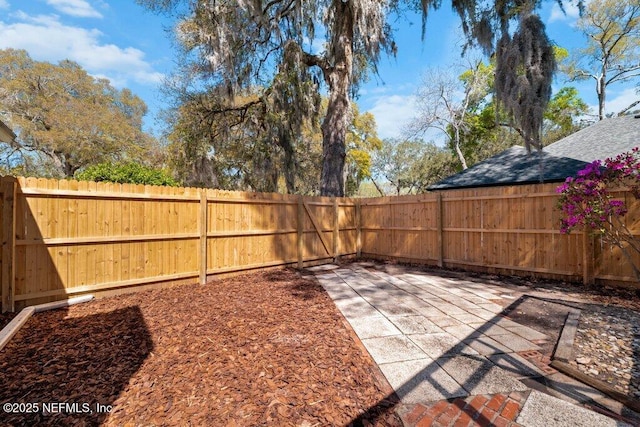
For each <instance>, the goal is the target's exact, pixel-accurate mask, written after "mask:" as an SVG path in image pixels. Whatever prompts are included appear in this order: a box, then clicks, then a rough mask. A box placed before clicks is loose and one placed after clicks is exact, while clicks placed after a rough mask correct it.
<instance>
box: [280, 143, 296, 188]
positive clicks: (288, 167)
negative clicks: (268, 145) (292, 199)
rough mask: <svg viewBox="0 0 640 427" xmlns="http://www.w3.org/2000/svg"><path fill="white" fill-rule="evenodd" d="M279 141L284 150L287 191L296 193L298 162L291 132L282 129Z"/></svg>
mask: <svg viewBox="0 0 640 427" xmlns="http://www.w3.org/2000/svg"><path fill="white" fill-rule="evenodd" d="M278 143H279V145H280V147H281V148H282V150H283V151H284V182H285V184H286V186H287V193H288V194H295V193H296V187H295V177H296V169H297V162H296V155H295V150H294V148H293V144H292V142H291V136H290V134H289V133H288V132H285V131H281V132H280V138H279V141H278Z"/></svg>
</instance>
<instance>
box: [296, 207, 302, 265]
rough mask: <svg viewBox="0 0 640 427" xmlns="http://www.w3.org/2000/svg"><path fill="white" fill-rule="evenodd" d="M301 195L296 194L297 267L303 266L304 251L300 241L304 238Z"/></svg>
mask: <svg viewBox="0 0 640 427" xmlns="http://www.w3.org/2000/svg"><path fill="white" fill-rule="evenodd" d="M302 197H303V196H298V250H297V252H298V268H299V269H300V270H302V268H303V267H304V252H303V247H302V242H303V239H304V202H303V200H302Z"/></svg>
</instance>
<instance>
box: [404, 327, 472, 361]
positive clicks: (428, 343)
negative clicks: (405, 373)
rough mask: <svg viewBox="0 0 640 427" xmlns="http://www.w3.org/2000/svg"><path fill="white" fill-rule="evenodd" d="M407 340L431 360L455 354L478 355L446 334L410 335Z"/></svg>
mask: <svg viewBox="0 0 640 427" xmlns="http://www.w3.org/2000/svg"><path fill="white" fill-rule="evenodd" d="M409 338H410V339H411V341H413V342H414V343H415V344H416V345H417V346H418V347H420V348H421V349H422V351H424V352H425V353H427V355H429V357H431V358H433V359H437V358H439V357H444V356H455V355H457V354H472V355H476V354H478V352H477V351H476V350H474V349H473V348H471V347H469V346H468V345H466V344H465V343H463V342H461V341H460V340H459V339H458V338H456V337H454V336H453V335H450V334H447V333H438V334H417V335H410V336H409Z"/></svg>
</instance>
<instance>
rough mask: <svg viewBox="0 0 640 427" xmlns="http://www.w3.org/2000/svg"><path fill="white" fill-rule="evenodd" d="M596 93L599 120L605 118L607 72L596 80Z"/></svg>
mask: <svg viewBox="0 0 640 427" xmlns="http://www.w3.org/2000/svg"><path fill="white" fill-rule="evenodd" d="M596 93H597V94H598V120H602V119H604V103H605V97H606V90H605V74H604V73H603V74H602V76H600V78H598V80H597V81H596Z"/></svg>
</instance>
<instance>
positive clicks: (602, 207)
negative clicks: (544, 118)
mask: <svg viewBox="0 0 640 427" xmlns="http://www.w3.org/2000/svg"><path fill="white" fill-rule="evenodd" d="M623 187H626V188H628V189H629V190H630V192H631V194H633V196H634V197H635V198H636V199H638V198H639V197H640V149H639V147H636V148H634V149H633V150H631V151H629V152H626V153H622V154H619V155H618V156H616V157H614V158H609V159H606V160H605V161H604V163H603V162H601V161H600V160H596V161H595V162H593V163H590V164H589V165H587V166H586V167H585V168H584V169H582V170H580V171H579V172H578V174H577V176H576V177H575V178H574V177H569V178H567V179H566V181H565V182H564V183H563V184H562V185H560V186H559V187H558V188H557V192H558V193H559V194H560V198H559V201H558V205H559V207H560V210H561V211H562V213H563V218H562V219H561V223H560V231H561V232H562V233H565V234H567V233H570V232H571V231H572V230H574V229H575V228H584V229H587V230H589V231H590V232H591V233H592V234H595V235H597V236H600V238H601V239H602V241H603V242H605V243H609V244H612V245H614V246H617V247H618V248H620V250H621V251H622V253H623V254H624V256H625V258H626V259H627V261H628V262H629V263H630V265H631V266H632V268H633V271H634V273H635V275H636V278H637V279H638V280H640V268H639V266H638V265H636V263H635V262H634V260H633V257H632V255H631V251H633V252H636V253H638V254H640V242H639V241H638V239H637V238H636V237H635V236H634V235H633V233H632V232H631V231H630V230H629V228H628V227H627V224H626V223H625V221H624V216H625V215H626V214H627V211H628V208H627V206H626V204H625V202H624V200H620V199H618V198H615V197H613V195H612V194H611V190H614V189H620V188H623Z"/></svg>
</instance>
